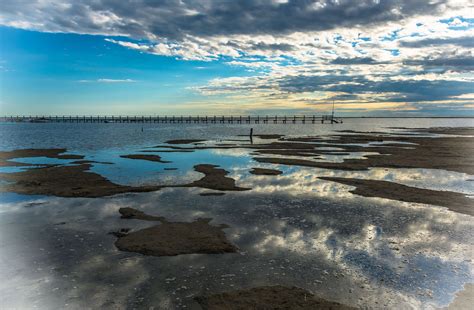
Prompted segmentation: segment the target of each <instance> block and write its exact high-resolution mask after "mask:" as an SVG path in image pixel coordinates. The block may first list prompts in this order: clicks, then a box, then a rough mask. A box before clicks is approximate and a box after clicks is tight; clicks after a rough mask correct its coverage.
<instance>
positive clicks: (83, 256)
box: [0, 119, 474, 309]
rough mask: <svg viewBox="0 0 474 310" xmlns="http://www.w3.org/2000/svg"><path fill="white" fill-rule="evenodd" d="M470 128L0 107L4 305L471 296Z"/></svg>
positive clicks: (371, 301) (414, 300)
mask: <svg viewBox="0 0 474 310" xmlns="http://www.w3.org/2000/svg"><path fill="white" fill-rule="evenodd" d="M142 127H143V131H142ZM250 127H253V128H254V133H255V134H254V137H253V138H252V139H249V137H248V136H246V135H247V134H248V132H249V131H250ZM473 127H474V121H473V120H469V119H416V120H413V119H409V120H403V119H347V120H345V122H344V124H334V125H329V124H324V125H321V124H314V125H312V124H305V125H270V124H269V125H263V124H262V125H256V124H253V125H251V126H248V125H225V126H219V125H210V124H209V125H194V124H193V125H179V124H176V125H170V124H143V125H142V124H54V123H50V124H19V123H18V124H9V123H3V124H0V278H1V279H3V280H2V281H0V304H1V305H2V307H5V308H7V309H8V308H28V309H30V308H38V309H83V308H104V309H122V308H138V309H150V308H152V309H175V308H176V309H181V308H191V309H201V308H204V309H213V308H219V307H221V308H222V305H224V306H225V308H229V307H232V306H235V307H239V306H240V307H242V306H245V305H248V304H249V303H255V302H256V301H258V300H260V301H265V302H266V303H268V302H270V301H271V300H275V302H276V301H278V303H282V302H284V301H282V300H280V299H281V298H284V299H285V300H287V302H288V303H289V304H288V305H289V306H290V308H291V306H292V305H293V306H294V307H297V306H298V307H300V308H303V309H305V307H307V308H308V309H311V308H314V307H315V305H321V307H322V306H324V305H327V306H328V307H329V305H330V306H332V307H336V308H337V307H340V308H341V309H344V308H346V307H347V308H349V307H355V308H371V309H372V308H373V309H379V308H391V309H413V308H414V309H418V308H425V309H430V308H433V309H436V308H443V307H449V306H450V305H451V307H455V308H462V305H465V306H468V305H469V303H466V302H465V301H466V300H468V299H469V298H471V297H472V283H474V275H473V267H474V262H473V259H474V254H473V253H474V222H473V216H474V173H473V171H474V150H473V148H474V143H473V142H474V129H473ZM190 232H191V233H190ZM149 234H150V235H149ZM143 238H145V241H144V240H143ZM120 240H122V241H120ZM124 240H125V241H127V242H126V243H125V242H124ZM137 240H138V241H137ZM137 242H138V243H137ZM117 244H118V245H119V246H117ZM124 244H126V245H125V246H124ZM147 247H148V248H147ZM272 294H273V295H272ZM272 296H278V298H276V297H272ZM301 296H307V298H308V299H307V300H306V297H305V298H304V299H305V302H301V299H302V298H301ZM466 296H467V297H466ZM470 296H471V297H470ZM292 302H293V304H292ZM458 305H461V306H458Z"/></svg>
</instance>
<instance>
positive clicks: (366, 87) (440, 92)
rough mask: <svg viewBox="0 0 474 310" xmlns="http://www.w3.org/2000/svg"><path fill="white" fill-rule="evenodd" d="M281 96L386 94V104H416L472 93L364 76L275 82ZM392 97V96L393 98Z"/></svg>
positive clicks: (465, 87)
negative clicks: (374, 79)
mask: <svg viewBox="0 0 474 310" xmlns="http://www.w3.org/2000/svg"><path fill="white" fill-rule="evenodd" d="M279 85H280V89H281V90H282V91H285V92H290V93H298V92H316V91H332V92H343V93H346V94H349V95H350V94H370V93H374V94H382V95H383V94H387V98H388V99H387V100H386V101H401V102H417V101H438V100H447V99H450V98H451V97H453V96H459V95H463V94H468V93H472V90H473V88H474V83H470V82H463V81H450V80H435V81H430V80H408V81H403V80H384V81H371V80H369V79H367V78H366V77H364V76H355V77H350V76H332V75H328V76H297V77H288V78H283V79H281V80H280V82H279ZM393 94H396V95H393Z"/></svg>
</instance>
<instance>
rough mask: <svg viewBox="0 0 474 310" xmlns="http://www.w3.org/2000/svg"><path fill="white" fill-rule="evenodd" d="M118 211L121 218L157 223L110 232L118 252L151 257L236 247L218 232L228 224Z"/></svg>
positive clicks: (204, 219)
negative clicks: (217, 224)
mask: <svg viewBox="0 0 474 310" xmlns="http://www.w3.org/2000/svg"><path fill="white" fill-rule="evenodd" d="M119 212H120V214H121V215H122V218H123V219H136V220H144V221H157V222H160V224H159V225H157V226H153V227H149V228H145V229H141V230H137V231H133V230H124V229H120V230H119V231H118V232H116V233H114V235H115V236H117V237H118V239H117V241H116V242H115V246H116V247H117V248H118V249H119V250H121V251H127V252H136V253H140V254H143V255H151V256H176V255H182V254H224V253H235V252H237V250H238V248H237V247H236V246H235V245H233V244H232V243H231V242H229V241H228V240H227V238H226V236H225V233H224V232H223V231H222V229H224V228H227V227H228V226H227V225H223V224H221V225H219V226H213V225H210V224H209V222H210V221H211V220H212V219H208V218H198V219H196V220H195V221H193V222H169V221H167V220H166V219H165V218H164V217H161V216H153V215H148V214H146V213H143V212H141V211H139V210H136V209H133V208H121V209H120V210H119Z"/></svg>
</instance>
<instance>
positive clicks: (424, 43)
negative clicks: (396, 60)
mask: <svg viewBox="0 0 474 310" xmlns="http://www.w3.org/2000/svg"><path fill="white" fill-rule="evenodd" d="M440 45H456V46H460V47H466V48H470V47H474V37H470V36H464V37H458V38H429V39H422V40H417V41H401V42H400V46H402V47H413V48H420V47H433V46H440Z"/></svg>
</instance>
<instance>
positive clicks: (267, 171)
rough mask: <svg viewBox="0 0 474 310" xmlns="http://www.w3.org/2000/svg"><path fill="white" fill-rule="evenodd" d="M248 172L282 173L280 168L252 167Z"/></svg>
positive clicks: (261, 173) (263, 173) (260, 173)
mask: <svg viewBox="0 0 474 310" xmlns="http://www.w3.org/2000/svg"><path fill="white" fill-rule="evenodd" d="M249 172H250V173H251V174H255V175H280V174H282V173H283V172H282V171H280V170H276V169H264V168H252V170H250V171H249Z"/></svg>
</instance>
